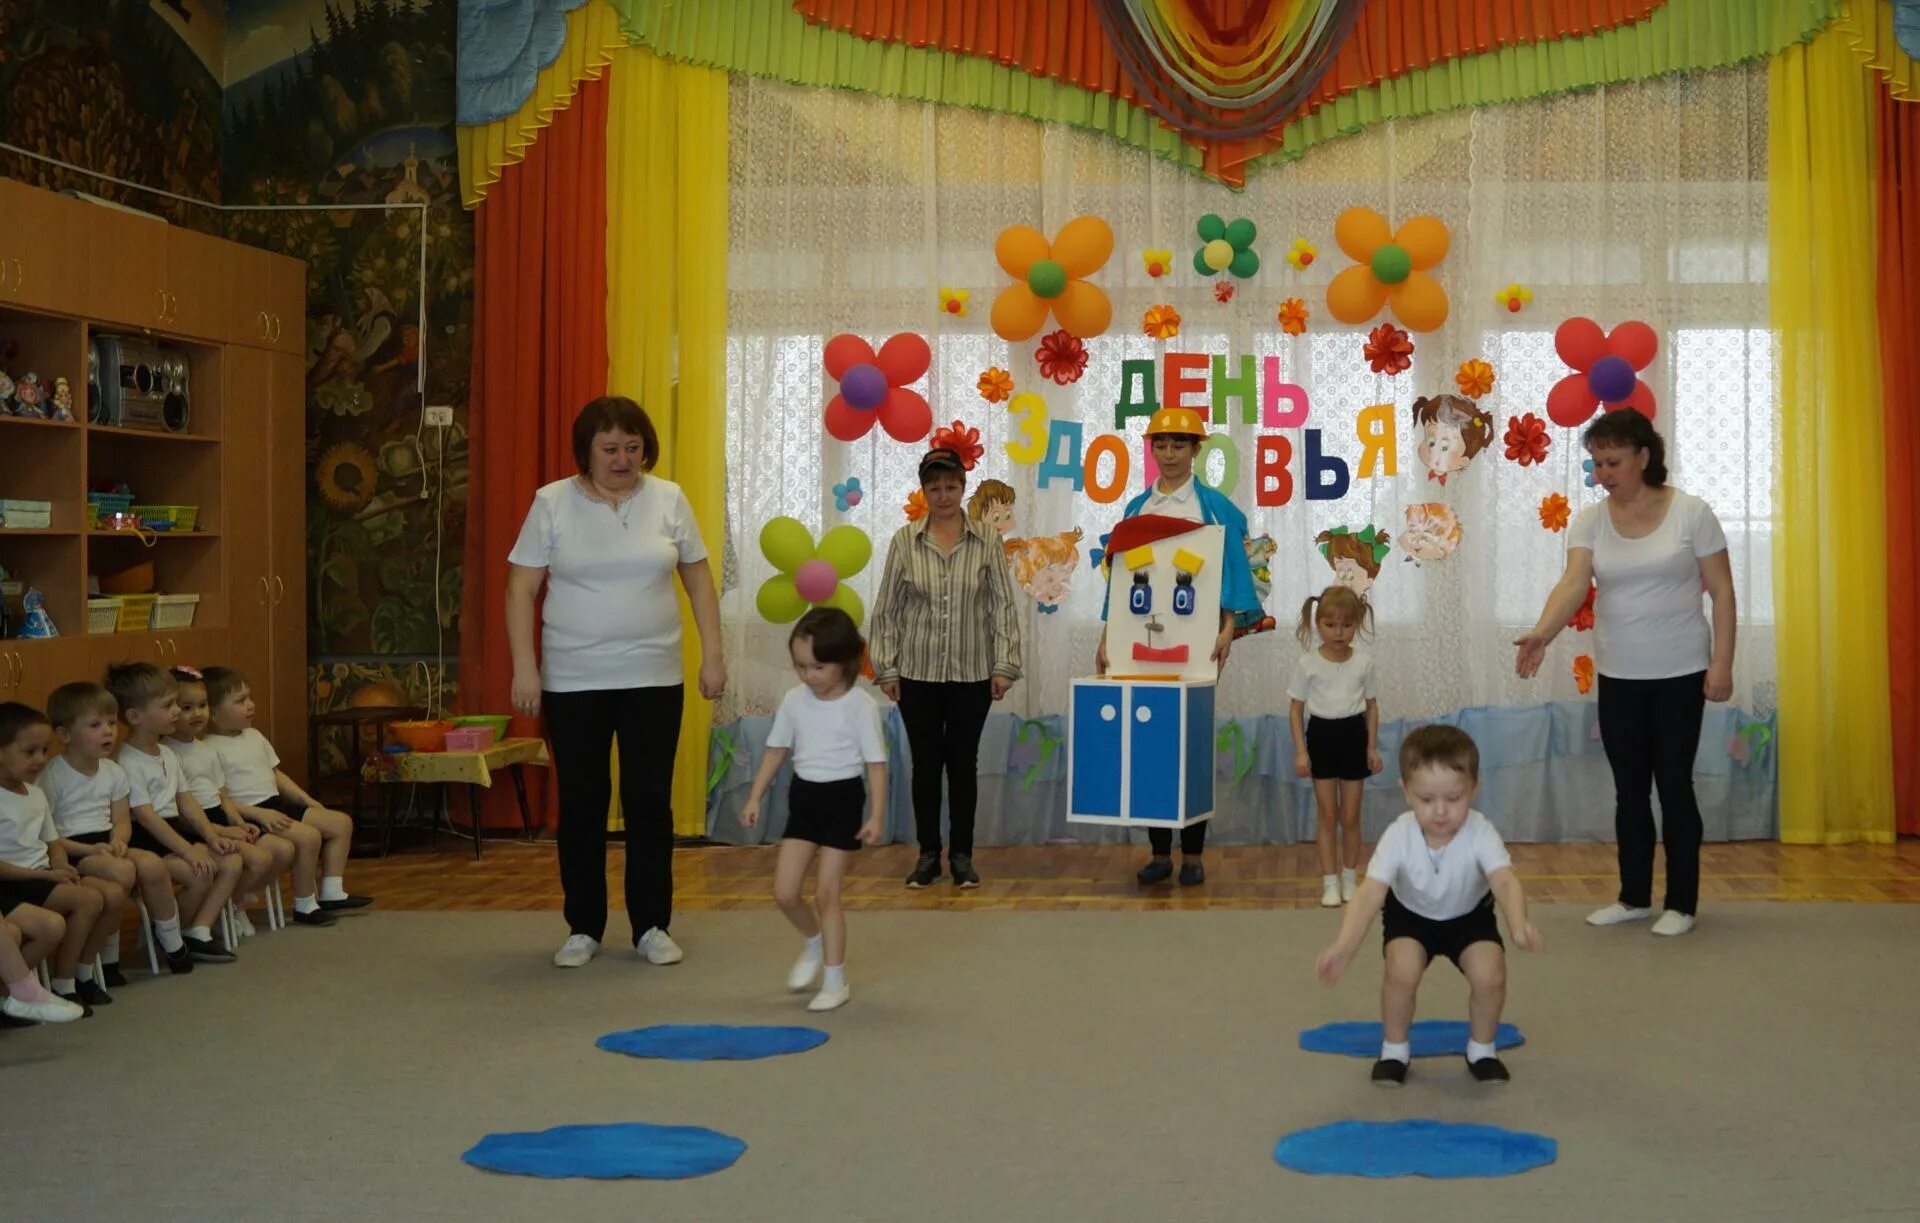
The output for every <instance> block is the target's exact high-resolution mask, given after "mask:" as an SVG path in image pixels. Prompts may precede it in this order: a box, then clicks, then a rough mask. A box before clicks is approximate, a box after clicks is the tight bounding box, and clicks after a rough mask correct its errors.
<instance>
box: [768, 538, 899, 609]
mask: <svg viewBox="0 0 1920 1223" xmlns="http://www.w3.org/2000/svg"><path fill="white" fill-rule="evenodd" d="M760 551H761V552H762V553H763V554H764V555H765V556H766V558H767V559H768V560H770V561H772V562H773V565H774V568H776V569H778V570H779V571H780V572H778V573H776V574H774V575H773V576H772V577H770V578H768V579H767V580H766V581H765V582H763V583H761V586H760V592H759V594H757V595H755V596H754V600H753V602H754V606H755V607H757V608H759V609H760V614H761V615H762V616H765V617H766V618H767V619H768V620H771V621H772V622H773V623H775V624H786V623H788V622H789V621H793V620H798V619H799V618H800V617H801V616H802V615H804V614H806V610H807V608H809V607H837V608H839V609H840V610H841V611H843V612H845V613H847V614H848V615H849V616H852V617H853V622H854V623H855V624H859V623H860V622H861V620H863V619H865V618H866V614H867V609H866V607H865V605H863V604H862V603H861V602H860V596H859V595H857V594H855V593H854V592H853V588H852V587H850V586H847V585H844V583H845V582H846V580H847V579H848V578H850V577H852V576H853V575H854V574H856V573H858V572H860V571H861V570H862V569H865V568H866V567H867V562H868V561H869V560H871V559H872V558H873V541H872V540H870V539H868V538H867V533H866V532H865V531H862V530H861V529H860V528H859V527H845V526H841V527H835V528H833V529H832V530H831V531H828V532H827V533H826V534H825V535H823V536H821V537H820V546H819V547H817V548H816V547H815V546H814V543H813V535H812V533H811V532H809V531H808V530H807V528H806V527H805V526H803V525H801V523H800V522H799V521H798V520H796V519H792V518H775V519H772V520H771V521H769V522H768V523H767V525H766V526H764V527H761V528H760Z"/></svg>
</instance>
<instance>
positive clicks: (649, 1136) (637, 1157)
mask: <svg viewBox="0 0 1920 1223" xmlns="http://www.w3.org/2000/svg"><path fill="white" fill-rule="evenodd" d="M746 1149H747V1144H746V1143H744V1142H742V1141H740V1139H738V1138H735V1137H733V1136H732V1135H731V1134H720V1133H716V1132H714V1131H713V1130H709V1129H702V1128H701V1127H699V1126H697V1125H644V1124H641V1123H639V1122H625V1123H621V1124H617V1125H557V1126H555V1127H553V1128H552V1129H550V1130H538V1131H528V1132H525V1133H510V1134H488V1135H487V1136H486V1137H485V1138H482V1139H481V1140H480V1141H479V1142H476V1143H474V1144H473V1146H472V1147H470V1148H468V1150H467V1152H466V1153H465V1154H464V1155H462V1156H461V1157H460V1158H461V1159H462V1160H464V1161H465V1162H467V1163H470V1164H472V1165H473V1166H474V1167H476V1168H486V1169H488V1170H489V1171H492V1172H507V1173H511V1174H513V1175H515V1176H541V1177H548V1178H564V1177H590V1178H592V1179H595V1180H613V1179H619V1178H622V1177H642V1178H645V1179H647V1180H684V1179H686V1178H687V1177H691V1176H706V1175H708V1174H709V1173H713V1172H718V1171H720V1170H721V1169H723V1168H729V1167H732V1166H733V1164H734V1162H735V1161H736V1160H738V1159H739V1158H740V1156H741V1155H742V1154H744V1153H745V1152H746Z"/></svg>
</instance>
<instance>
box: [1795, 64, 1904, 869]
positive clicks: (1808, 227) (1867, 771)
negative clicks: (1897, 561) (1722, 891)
mask: <svg viewBox="0 0 1920 1223" xmlns="http://www.w3.org/2000/svg"><path fill="white" fill-rule="evenodd" d="M1768 94H1769V108H1768V109H1769V126H1768V143H1769V149H1768V168H1767V178H1768V184H1767V189H1768V229H1769V234H1768V247H1769V282H1770V289H1769V293H1770V298H1771V301H1770V305H1771V309H1772V314H1773V326H1774V334H1775V340H1776V343H1777V345H1778V351H1779V375H1780V390H1779V395H1780V398H1779V404H1780V411H1779V419H1780V430H1781V433H1780V445H1779V451H1778V456H1779V457H1778V462H1779V472H1778V473H1777V475H1778V478H1777V480H1776V484H1775V487H1776V501H1775V512H1774V524H1773V538H1774V565H1773V575H1774V578H1773V580H1774V613H1775V618H1776V621H1777V623H1776V639H1775V651H1776V654H1777V656H1778V666H1779V684H1780V695H1779V710H1780V739H1779V742H1780V757H1779V760H1780V839H1781V840H1782V841H1787V842H1800V843H1811V844H1839V843H1844V842H1852V841H1874V842H1891V841H1892V840H1893V839H1894V828H1893V789H1892V759H1891V744H1890V743H1889V740H1888V735H1887V719H1888V696H1887V679H1886V676H1887V620H1886V577H1885V571H1884V568H1883V566H1884V564H1885V561H1886V555H1885V549H1884V546H1883V541H1882V539H1881V525H1882V523H1883V522H1884V521H1885V514H1886V488H1885V474H1884V466H1883V464H1882V462H1881V458H1880V449H1881V445H1882V439H1883V437H1884V434H1883V433H1882V431H1881V419H1880V411H1881V406H1880V356H1879V346H1878V345H1879V340H1878V335H1879V330H1878V327H1877V325H1876V322H1875V319H1876V307H1875V304H1874V259H1875V236H1874V234H1875V230H1874V199H1875V191H1874V124H1875V117H1874V116H1875V109H1874V81H1873V78H1872V76H1871V75H1870V74H1869V73H1867V72H1866V71H1863V70H1862V67H1861V64H1860V60H1859V58H1858V57H1857V56H1856V54H1855V53H1854V51H1853V49H1852V48H1851V46H1850V45H1849V44H1848V41H1847V38H1846V35H1845V33H1844V32H1842V31H1839V30H1837V29H1836V30H1830V31H1829V32H1827V33H1824V34H1822V35H1821V36H1820V37H1818V38H1816V39H1815V40H1814V41H1813V42H1811V43H1808V44H1805V45H1801V46H1794V47H1789V48H1788V49H1787V50H1786V51H1784V52H1782V53H1781V54H1780V55H1778V56H1776V57H1775V58H1774V60H1773V62H1772V65H1771V67H1770V75H1769V81H1768Z"/></svg>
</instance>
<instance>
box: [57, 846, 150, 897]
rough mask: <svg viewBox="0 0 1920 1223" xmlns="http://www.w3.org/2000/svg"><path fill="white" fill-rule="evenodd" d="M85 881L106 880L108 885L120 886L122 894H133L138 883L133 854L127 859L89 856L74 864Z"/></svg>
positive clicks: (105, 855) (103, 855)
mask: <svg viewBox="0 0 1920 1223" xmlns="http://www.w3.org/2000/svg"><path fill="white" fill-rule="evenodd" d="M73 869H74V870H77V871H79V872H80V875H81V877H82V878H83V879H104V880H106V881H107V882H108V883H115V884H118V885H119V886H120V890H121V891H122V892H132V891H133V888H134V884H135V883H136V882H137V881H138V872H137V870H136V868H135V865H134V861H133V857H132V855H131V852H129V855H128V856H127V857H125V858H115V857H113V856H111V855H109V854H88V855H87V856H86V857H84V858H81V859H79V860H78V861H76V862H75V863H74V864H73Z"/></svg>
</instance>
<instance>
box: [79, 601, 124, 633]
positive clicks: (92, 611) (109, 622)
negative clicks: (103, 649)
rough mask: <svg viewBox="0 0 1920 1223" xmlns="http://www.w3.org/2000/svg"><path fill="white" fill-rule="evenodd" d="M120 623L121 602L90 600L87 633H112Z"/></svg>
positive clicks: (88, 603)
mask: <svg viewBox="0 0 1920 1223" xmlns="http://www.w3.org/2000/svg"><path fill="white" fill-rule="evenodd" d="M119 621H120V600H118V599H88V600H87V632H89V633H111V632H113V630H114V626H115V625H116V624H118V623H119Z"/></svg>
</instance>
